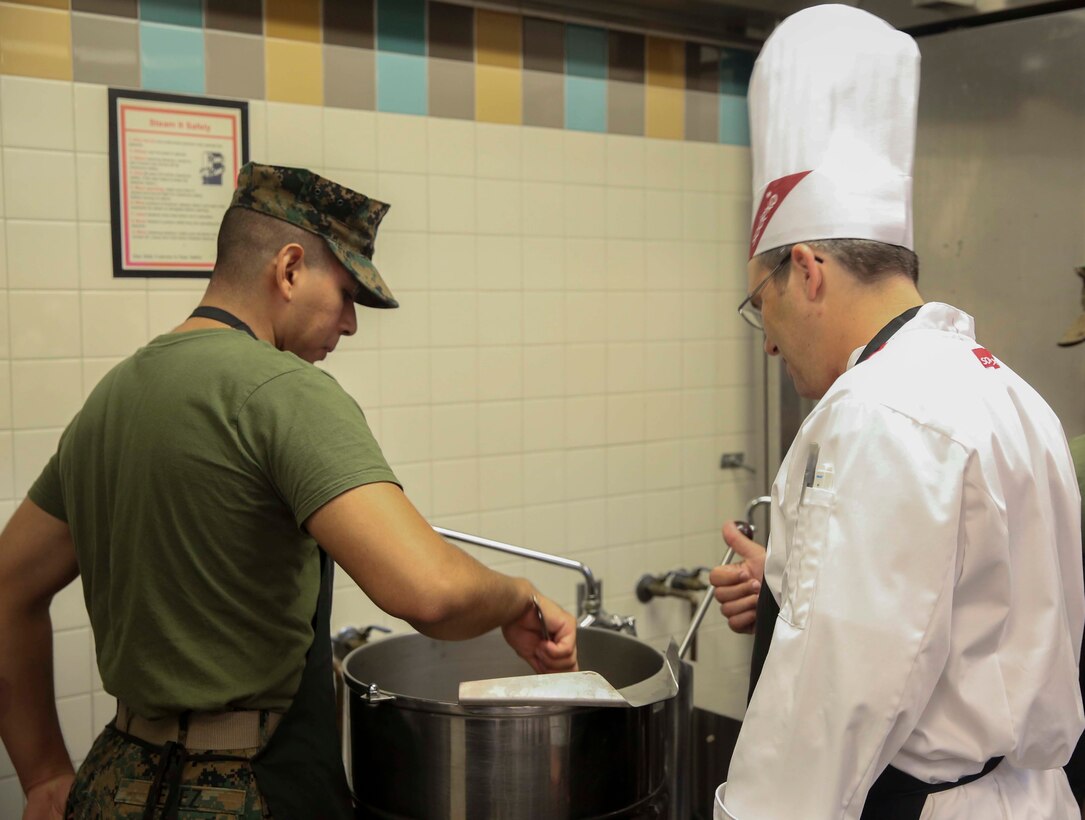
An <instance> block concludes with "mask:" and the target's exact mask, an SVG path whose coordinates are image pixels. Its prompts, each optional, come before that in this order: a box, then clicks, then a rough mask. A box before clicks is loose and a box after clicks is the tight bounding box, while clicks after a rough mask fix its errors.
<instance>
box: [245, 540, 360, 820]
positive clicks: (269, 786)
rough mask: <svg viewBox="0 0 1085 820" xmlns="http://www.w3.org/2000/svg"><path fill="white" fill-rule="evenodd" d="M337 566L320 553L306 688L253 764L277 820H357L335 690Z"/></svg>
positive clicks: (303, 684)
mask: <svg viewBox="0 0 1085 820" xmlns="http://www.w3.org/2000/svg"><path fill="white" fill-rule="evenodd" d="M333 566H334V565H333V563H332V560H331V559H330V558H329V557H328V556H327V554H326V553H325V552H324V550H320V596H319V597H318V598H317V605H316V613H315V614H314V615H313V643H312V645H310V647H309V652H308V654H307V655H306V659H305V669H304V671H303V672H302V675H301V683H300V684H299V685H298V691H297V692H296V693H295V695H294V700H293V703H292V704H291V706H290V708H289V709H288V710H287V712H286V714H285V715H283V719H282V721H281V722H280V723H279V726H278V728H277V729H276V730H275V734H273V735H272V736H271V740H269V741H268V743H267V745H266V746H265V747H264V748H263V749H261V750H260V752H259V753H258V754H257V755H256V756H255V757H254V758H253V759H252V768H253V773H254V774H255V775H256V785H257V788H259V790H260V794H261V795H262V796H263V797H264V799H265V800H266V801H267V804H268V807H269V809H270V810H271V816H272V817H275V818H294V817H299V818H300V817H304V818H307V820H350V818H352V817H353V815H354V809H353V805H352V802H351V797H350V789H349V787H348V786H347V778H346V773H345V772H344V770H343V756H342V754H341V751H340V749H341V746H340V740H339V732H338V731H337V730H336V720H337V712H336V708H335V688H334V686H333V684H332V680H333V678H332V676H333V672H332V642H331V608H332V567H333Z"/></svg>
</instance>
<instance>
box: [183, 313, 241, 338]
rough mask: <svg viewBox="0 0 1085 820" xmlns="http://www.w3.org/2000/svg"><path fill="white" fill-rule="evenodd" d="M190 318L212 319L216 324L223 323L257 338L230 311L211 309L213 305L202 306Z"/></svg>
mask: <svg viewBox="0 0 1085 820" xmlns="http://www.w3.org/2000/svg"><path fill="white" fill-rule="evenodd" d="M188 318H189V319H211V320H213V321H215V322H222V323H223V324H224V325H229V326H230V327H232V328H233V329H234V330H242V331H244V332H245V333H248V334H249V335H250V336H252V338H254V339H255V338H256V334H255V333H253V332H252V328H251V327H249V326H248V325H247V324H245V323H244V322H242V321H241V320H240V319H238V318H237V317H236V316H234V315H233V314H232V313H230V311H228V310H223V309H222V308H217V307H211V305H200V306H199V307H198V308H196V309H195V310H194V311H192V313H191V314H189V317H188Z"/></svg>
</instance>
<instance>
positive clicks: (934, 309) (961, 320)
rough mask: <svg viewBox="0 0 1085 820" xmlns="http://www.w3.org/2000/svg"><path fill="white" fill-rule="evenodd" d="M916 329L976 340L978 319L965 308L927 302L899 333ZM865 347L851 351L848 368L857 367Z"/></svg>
mask: <svg viewBox="0 0 1085 820" xmlns="http://www.w3.org/2000/svg"><path fill="white" fill-rule="evenodd" d="M915 330H940V331H943V332H946V333H953V334H955V335H957V336H964V337H965V338H967V339H969V340H970V341H973V342H974V341H976V320H975V319H973V318H972V317H971V316H969V315H968V314H967V313H965V312H964V311H963V310H959V309H958V308H955V307H953V306H952V305H947V304H945V303H943V302H927V303H926V304H925V305H923V307H921V308H920V309H919V313H917V314H916V316H915V318H914V319H912V320H911V321H910V322H908V323H907V324H906V325H904V327H902V328H901V329H900V331H899V334H900V335H903V334H905V333H911V332H912V331H915ZM864 349H866V345H865V344H864V345H861V346H860V347H857V348H855V350H853V351H852V352H851V355H850V356H848V367H847V369H848V370H851V369H852V368H853V367H855V365H856V364H857V363H858V361H859V357H860V356H861V355H863V350H864Z"/></svg>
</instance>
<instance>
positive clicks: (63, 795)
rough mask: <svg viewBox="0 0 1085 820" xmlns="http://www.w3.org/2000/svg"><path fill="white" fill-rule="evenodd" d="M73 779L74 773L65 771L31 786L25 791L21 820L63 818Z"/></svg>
mask: <svg viewBox="0 0 1085 820" xmlns="http://www.w3.org/2000/svg"><path fill="white" fill-rule="evenodd" d="M74 780H75V775H74V774H72V773H71V772H67V773H65V774H58V775H56V776H55V777H51V778H49V779H48V780H43V781H42V782H41V783H38V784H36V785H34V786H31V787H30V789H29V790H28V791H27V793H26V808H25V809H24V810H23V820H63V818H64V806H65V804H66V803H67V802H68V792H69V791H71V788H72V782H73V781H74Z"/></svg>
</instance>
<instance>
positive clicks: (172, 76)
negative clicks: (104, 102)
mask: <svg viewBox="0 0 1085 820" xmlns="http://www.w3.org/2000/svg"><path fill="white" fill-rule="evenodd" d="M203 46H204V38H203V29H190V28H182V27H179V26H165V25H161V24H159V23H140V24H139V59H140V66H141V69H142V71H141V77H142V79H143V88H147V89H152V90H154V91H180V92H187V93H189V94H203V93H204V48H203Z"/></svg>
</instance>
